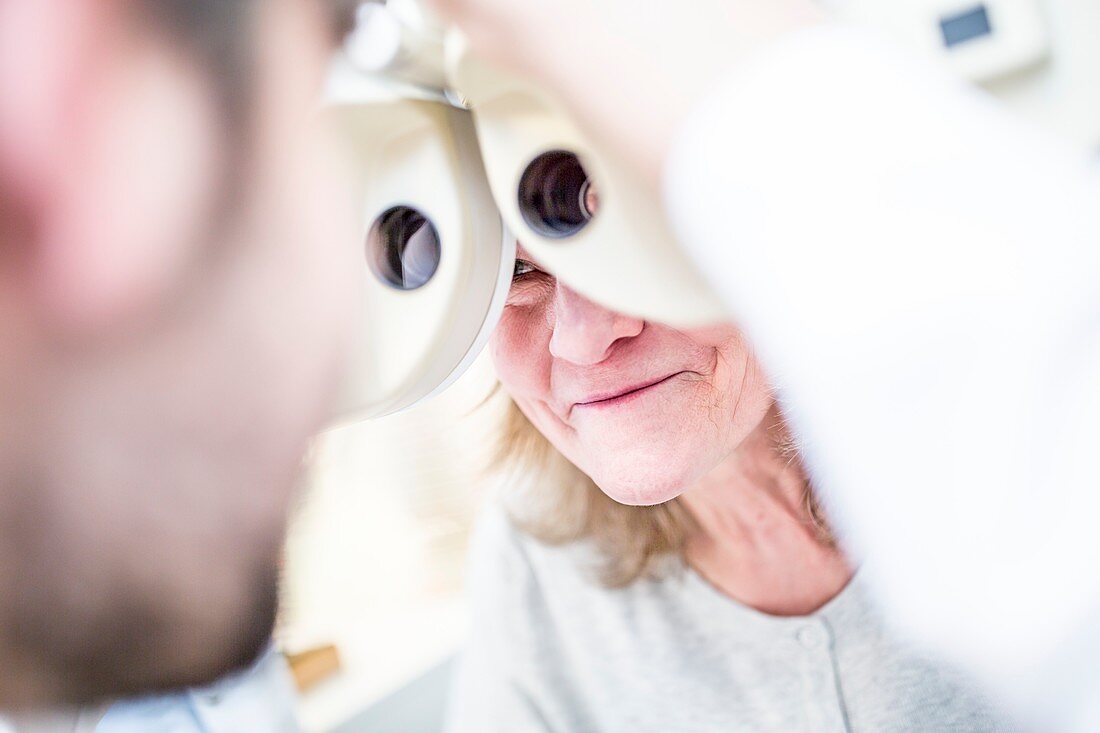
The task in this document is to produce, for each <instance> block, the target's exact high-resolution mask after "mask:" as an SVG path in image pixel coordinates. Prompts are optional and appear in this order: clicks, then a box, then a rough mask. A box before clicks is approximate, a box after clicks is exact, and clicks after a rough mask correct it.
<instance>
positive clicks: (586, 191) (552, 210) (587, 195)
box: [519, 150, 598, 239]
mask: <svg viewBox="0 0 1100 733" xmlns="http://www.w3.org/2000/svg"><path fill="white" fill-rule="evenodd" d="M597 200H598V199H597V197H596V193H595V188H594V186H593V185H592V182H591V181H590V180H589V178H588V173H587V172H586V171H585V170H584V167H583V166H582V165H581V162H580V160H579V159H578V158H577V156H576V155H574V154H573V153H570V152H568V151H565V150H552V151H550V152H548V153H543V154H542V155H540V156H538V157H537V158H535V159H534V160H533V161H531V163H530V165H528V166H527V169H526V170H525V171H524V172H523V175H522V176H521V177H520V182H519V211H520V214H521V215H522V216H523V220H524V221H525V222H527V226H529V227H531V229H532V230H533V231H535V232H536V233H537V234H540V235H542V236H544V237H547V238H550V239H565V238H566V237H572V236H573V235H575V234H577V233H578V232H580V231H581V230H582V229H584V227H585V226H587V225H588V222H589V221H591V220H592V217H593V215H594V214H595V202H596V201H597Z"/></svg>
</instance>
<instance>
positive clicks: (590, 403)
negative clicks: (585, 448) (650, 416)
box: [570, 371, 684, 412]
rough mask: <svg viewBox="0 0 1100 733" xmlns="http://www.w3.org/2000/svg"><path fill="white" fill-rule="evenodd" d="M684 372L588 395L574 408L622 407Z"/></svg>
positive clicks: (576, 403)
mask: <svg viewBox="0 0 1100 733" xmlns="http://www.w3.org/2000/svg"><path fill="white" fill-rule="evenodd" d="M681 374H684V372H682V371H681V372H676V373H675V374H669V375H668V376H667V377H662V378H661V379H658V380H656V381H652V382H646V383H643V384H639V385H634V386H631V387H628V388H626V389H621V390H617V391H615V392H610V393H605V394H595V395H591V396H589V397H586V398H585V400H584V401H583V402H575V403H574V404H573V407H572V408H571V409H570V412H572V410H577V409H584V410H600V409H608V408H612V407H620V406H622V405H625V404H628V403H630V402H633V401H634V400H636V399H639V398H640V397H642V396H644V395H645V394H647V393H648V392H650V391H652V390H653V389H655V388H657V387H659V386H661V385H662V384H665V383H666V382H668V381H670V380H672V379H674V378H676V377H678V376H680V375H681Z"/></svg>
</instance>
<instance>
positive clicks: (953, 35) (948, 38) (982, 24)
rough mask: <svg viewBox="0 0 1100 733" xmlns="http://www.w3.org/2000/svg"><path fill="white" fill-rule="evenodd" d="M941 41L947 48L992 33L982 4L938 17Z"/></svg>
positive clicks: (987, 14)
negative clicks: (941, 32) (941, 33)
mask: <svg viewBox="0 0 1100 733" xmlns="http://www.w3.org/2000/svg"><path fill="white" fill-rule="evenodd" d="M940 30H941V31H943V43H944V45H945V46H947V47H948V48H951V47H952V46H957V45H959V44H960V43H965V42H967V41H970V40H973V39H975V38H981V37H983V36H988V35H990V34H992V33H993V28H992V26H990V24H989V13H988V12H987V11H986V9H985V6H984V5H979V6H977V7H976V8H973V9H971V10H967V11H965V12H962V13H958V14H956V15H949V16H947V17H945V18H941V19H940Z"/></svg>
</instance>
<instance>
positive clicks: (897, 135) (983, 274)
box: [664, 27, 1100, 676]
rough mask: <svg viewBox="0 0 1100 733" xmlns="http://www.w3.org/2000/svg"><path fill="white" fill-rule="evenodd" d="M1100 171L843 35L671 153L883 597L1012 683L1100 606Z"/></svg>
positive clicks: (819, 44) (679, 219)
mask: <svg viewBox="0 0 1100 733" xmlns="http://www.w3.org/2000/svg"><path fill="white" fill-rule="evenodd" d="M1095 163H1096V161H1090V160H1087V159H1084V158H1083V156H1081V155H1080V154H1079V153H1077V152H1075V151H1073V150H1071V149H1069V148H1068V147H1067V148H1063V147H1061V146H1060V144H1059V143H1058V142H1056V141H1054V140H1052V139H1050V138H1048V137H1046V136H1044V135H1043V134H1042V132H1041V131H1039V130H1036V129H1032V128H1031V127H1029V126H1027V125H1026V124H1024V123H1023V122H1021V121H1018V120H1016V119H1015V118H1014V117H1012V116H1011V115H1009V114H1007V113H1006V112H1005V110H1003V109H1001V108H1000V107H999V106H998V105H997V103H996V102H995V100H993V99H991V98H988V97H986V96H985V95H983V94H982V93H980V92H978V91H977V90H973V89H970V88H969V87H965V86H964V85H962V84H961V83H959V82H956V81H954V80H952V79H950V78H948V77H947V76H946V75H944V74H942V73H940V72H939V71H937V70H934V69H932V68H929V67H927V66H925V65H923V64H921V63H918V62H917V61H915V60H912V59H910V58H908V57H906V56H904V55H903V54H901V53H899V52H897V51H895V50H892V49H891V48H890V47H889V46H888V45H886V44H885V43H880V42H879V41H878V40H877V39H876V38H874V37H873V36H871V35H869V34H863V33H860V32H858V31H854V30H850V29H844V28H840V27H824V28H818V29H813V30H809V31H803V32H799V33H797V34H794V35H792V36H790V37H788V38H786V39H785V40H782V41H780V42H779V43H777V44H776V45H774V46H773V47H771V48H769V49H767V50H766V51H764V52H763V53H761V54H759V55H758V56H756V57H755V60H754V62H752V63H749V64H746V65H745V66H743V67H742V68H740V69H739V70H737V71H736V72H734V73H733V74H732V75H731V76H728V77H727V78H726V79H725V81H724V83H723V85H722V86H721V87H719V88H716V89H715V90H714V91H713V93H712V94H711V95H710V97H709V98H708V99H707V100H706V101H705V102H704V103H703V104H702V105H701V106H700V107H699V108H698V109H697V110H695V111H694V113H693V114H692V116H691V117H690V119H689V121H688V122H687V123H686V124H685V126H684V127H683V128H682V129H681V131H680V134H679V136H678V139H677V142H676V144H675V145H674V147H673V150H672V152H671V154H670V158H669V160H668V161H667V168H666V174H665V180H664V184H665V187H666V188H665V196H666V202H667V206H668V209H669V215H670V218H671V220H672V223H673V227H674V229H675V231H676V233H677V236H678V238H679V239H680V240H681V242H682V244H683V246H684V247H685V248H686V250H687V251H688V253H689V255H690V256H691V257H692V258H693V259H694V261H695V262H696V264H697V265H698V267H699V269H700V270H701V271H702V272H704V273H705V274H706V275H707V276H708V277H709V278H710V280H711V282H712V285H713V286H714V287H715V288H716V290H717V292H718V293H719V294H720V295H721V296H722V297H724V299H725V300H726V302H727V304H728V305H729V307H730V309H731V312H732V313H734V314H735V317H736V318H737V319H738V320H739V322H740V325H741V326H742V327H743V328H744V329H745V330H746V331H747V333H748V335H749V336H750V338H751V339H752V340H753V342H754V344H755V346H756V348H757V349H758V351H759V352H760V356H761V358H762V359H763V361H764V363H765V365H766V366H767V368H768V369H769V370H770V372H771V375H772V377H773V379H774V380H775V382H776V383H777V385H778V387H779V389H780V392H781V395H782V398H783V399H784V401H785V403H786V405H787V408H788V412H789V414H790V416H791V418H792V421H793V423H794V425H795V428H796V430H797V431H798V433H799V434H800V437H801V438H803V439H804V441H805V452H806V456H807V460H808V463H809V466H810V468H811V470H812V471H813V473H814V477H815V481H816V482H817V484H818V485H819V487H820V488H821V489H822V491H823V493H824V494H825V500H826V502H827V503H828V504H829V506H830V509H831V511H832V512H833V514H834V520H835V521H836V522H837V523H838V524H839V525H840V527H841V530H842V533H843V534H844V535H845V536H846V538H847V539H848V541H849V543H850V546H851V548H852V549H853V550H854V551H855V552H856V553H857V554H859V555H860V556H862V557H864V558H865V559H866V564H865V571H866V572H867V573H868V575H869V577H870V579H871V582H872V583H873V584H874V586H875V587H876V588H877V590H878V594H879V597H880V600H882V601H883V602H884V603H885V604H886V605H887V606H888V608H889V610H890V611H891V612H892V614H893V616H894V617H895V618H897V619H898V620H899V621H900V622H901V623H902V624H903V625H904V626H906V627H907V628H908V630H909V631H910V632H912V633H915V634H916V635H918V636H920V637H923V638H924V639H925V640H926V641H931V642H934V643H935V644H937V645H938V646H940V647H941V648H944V649H946V650H947V651H949V652H952V653H954V654H956V655H959V656H961V657H962V658H963V659H964V660H965V661H967V662H969V663H970V664H971V665H974V666H978V667H981V668H983V669H984V670H985V671H986V672H987V673H988V674H989V675H991V676H997V675H998V673H1000V672H1004V673H1006V674H1015V673H1017V672H1020V671H1021V670H1026V669H1028V668H1029V665H1031V664H1033V663H1035V662H1038V661H1040V660H1042V659H1043V657H1044V655H1048V654H1049V653H1050V651H1051V650H1052V649H1057V648H1062V649H1064V648H1065V645H1066V644H1067V640H1069V639H1070V638H1071V637H1073V635H1074V634H1075V633H1076V631H1075V630H1080V629H1082V628H1085V627H1086V625H1087V623H1088V621H1087V617H1088V615H1089V614H1090V613H1091V614H1094V623H1095V614H1096V612H1097V611H1098V610H1100V572H1098V571H1097V561H1098V560H1100V530H1098V528H1097V520H1098V518H1100V461H1098V457H1100V448H1098V447H1100V171H1098V170H1097V166H1096V165H1095ZM1094 638H1095V637H1094Z"/></svg>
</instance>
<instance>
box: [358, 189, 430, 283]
mask: <svg viewBox="0 0 1100 733" xmlns="http://www.w3.org/2000/svg"><path fill="white" fill-rule="evenodd" d="M441 254H442V247H441V245H440V241H439V232H438V231H436V228H435V226H434V225H433V224H432V222H431V221H430V220H429V219H428V217H426V216H424V214H422V213H421V212H420V211H418V210H416V209H414V208H412V207H411V206H394V207H392V208H390V209H387V210H386V211H384V212H382V214H381V215H380V216H379V217H378V218H377V219H375V220H374V224H373V225H372V226H371V228H370V232H369V233H368V234H367V262H368V263H369V264H370V268H371V270H372V271H373V272H374V274H375V275H376V276H377V277H378V278H380V279H381V280H382V281H383V282H385V283H386V284H387V285H390V286H392V287H395V288H397V289H398V290H416V289H417V288H420V287H423V286H424V285H426V284H427V283H428V281H429V280H431V279H432V276H433V275H435V272H436V270H437V269H439V259H440V256H441Z"/></svg>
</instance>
